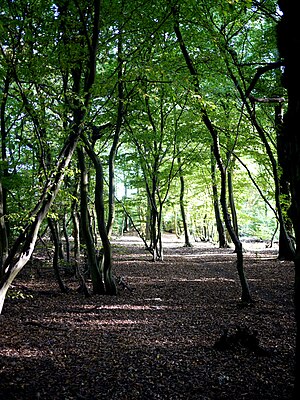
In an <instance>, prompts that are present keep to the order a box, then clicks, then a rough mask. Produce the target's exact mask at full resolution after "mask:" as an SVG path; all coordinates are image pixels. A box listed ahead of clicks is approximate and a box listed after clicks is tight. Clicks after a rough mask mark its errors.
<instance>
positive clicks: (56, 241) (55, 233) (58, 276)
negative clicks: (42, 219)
mask: <svg viewBox="0 0 300 400" xmlns="http://www.w3.org/2000/svg"><path fill="white" fill-rule="evenodd" d="M48 225H49V228H50V232H51V235H52V240H53V244H54V255H53V261H52V265H53V270H54V273H55V276H56V279H57V282H58V286H59V288H60V290H61V291H62V293H67V292H68V288H67V287H66V285H65V284H64V281H63V280H62V277H61V274H60V271H59V259H60V257H59V253H60V242H61V240H60V238H59V233H58V228H57V222H56V221H53V219H52V218H48Z"/></svg>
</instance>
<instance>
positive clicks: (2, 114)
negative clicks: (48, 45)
mask: <svg viewBox="0 0 300 400" xmlns="http://www.w3.org/2000/svg"><path fill="white" fill-rule="evenodd" d="M10 78H11V77H10V73H9V71H7V73H6V77H5V79H4V87H3V92H2V99H1V105H0V124H1V125H0V132H1V161H2V166H1V169H0V278H1V277H2V276H3V272H4V271H3V270H2V268H3V264H4V261H5V259H6V257H7V255H8V229H7V221H6V215H7V206H6V204H7V189H6V187H3V184H2V177H4V178H8V165H7V155H6V137H7V131H6V123H5V121H6V103H7V99H8V91H9V85H10Z"/></svg>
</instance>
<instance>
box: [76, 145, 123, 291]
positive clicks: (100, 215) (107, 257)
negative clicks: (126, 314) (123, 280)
mask: <svg viewBox="0 0 300 400" xmlns="http://www.w3.org/2000/svg"><path fill="white" fill-rule="evenodd" d="M83 140H84V143H85V149H86V151H87V154H88V155H89V157H90V159H91V160H92V162H93V164H94V167H95V171H96V184H95V209H96V215H97V225H98V231H99V235H100V238H101V241H102V246H103V250H102V254H101V256H102V259H101V265H102V272H103V279H104V289H105V294H109V295H115V294H117V286H116V283H115V279H114V276H113V273H112V253H111V244H110V240H109V237H108V234H107V230H106V224H105V207H104V199H103V181H104V175H103V168H102V164H101V161H100V159H99V157H98V156H97V154H96V153H95V152H94V150H93V149H92V147H91V146H90V144H89V143H88V141H87V140H86V139H85V138H83Z"/></svg>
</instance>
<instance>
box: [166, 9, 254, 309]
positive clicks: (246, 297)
mask: <svg viewBox="0 0 300 400" xmlns="http://www.w3.org/2000/svg"><path fill="white" fill-rule="evenodd" d="M172 14H173V17H174V32H175V34H176V37H177V40H178V43H179V46H180V50H181V52H182V55H183V57H184V59H185V62H186V65H187V68H188V69H189V72H190V74H191V76H192V77H193V79H194V89H195V92H196V94H197V95H198V96H200V97H201V94H200V90H199V88H200V85H199V81H198V73H197V70H196V68H195V66H194V63H193V61H192V59H191V57H190V55H189V52H188V50H187V48H186V46H185V43H184V41H183V37H182V34H181V30H180V24H179V19H178V18H179V15H178V9H177V8H176V7H172ZM199 105H200V111H201V116H202V121H203V123H204V124H205V126H206V127H207V129H208V131H209V133H210V134H211V137H212V140H213V152H214V155H215V158H216V162H217V164H218V168H219V170H220V174H221V197H220V203H221V206H222V211H223V218H224V222H225V225H226V228H227V230H228V233H229V235H230V237H231V239H232V241H233V243H234V246H235V251H236V254H237V272H238V276H239V279H240V283H241V288H242V294H241V300H242V301H243V302H246V303H248V302H249V303H250V302H252V298H251V295H250V291H249V287H248V283H247V279H246V276H245V273H244V262H243V246H242V243H241V241H240V240H239V237H238V236H237V235H236V233H235V231H234V229H233V226H232V223H231V219H230V214H229V212H228V208H227V201H226V184H227V182H226V172H227V171H226V169H225V167H224V165H223V162H222V158H221V154H220V150H219V142H218V134H217V132H216V130H215V128H214V126H213V124H212V122H211V120H210V118H209V116H208V114H207V111H206V109H205V108H204V106H203V105H202V104H201V103H200V102H199Z"/></svg>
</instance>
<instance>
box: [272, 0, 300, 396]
mask: <svg viewBox="0 0 300 400" xmlns="http://www.w3.org/2000/svg"><path fill="white" fill-rule="evenodd" d="M278 5H279V7H280V9H281V11H282V12H283V16H282V19H281V21H280V22H279V24H278V29H277V40H278V50H279V52H280V55H281V57H282V58H283V60H284V75H283V82H284V85H285V87H286V89H287V93H288V109H287V112H286V114H285V116H284V126H283V135H284V139H285V145H286V147H285V148H286V151H287V160H289V162H288V164H287V165H286V173H287V175H288V176H289V180H290V186H291V200H292V205H291V213H290V216H291V220H292V222H293V227H294V232H295V239H296V252H295V258H294V265H295V297H294V301H295V317H296V328H297V333H296V357H295V358H296V363H295V389H294V399H295V400H296V399H299V398H300V223H299V221H300V157H299V154H300V75H299V54H298V50H299V48H300V24H299V11H300V7H299V2H295V1H292V0H289V1H283V0H279V1H278Z"/></svg>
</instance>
